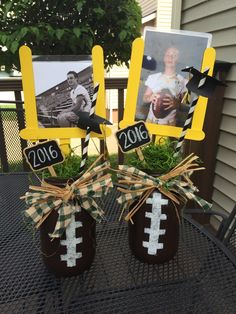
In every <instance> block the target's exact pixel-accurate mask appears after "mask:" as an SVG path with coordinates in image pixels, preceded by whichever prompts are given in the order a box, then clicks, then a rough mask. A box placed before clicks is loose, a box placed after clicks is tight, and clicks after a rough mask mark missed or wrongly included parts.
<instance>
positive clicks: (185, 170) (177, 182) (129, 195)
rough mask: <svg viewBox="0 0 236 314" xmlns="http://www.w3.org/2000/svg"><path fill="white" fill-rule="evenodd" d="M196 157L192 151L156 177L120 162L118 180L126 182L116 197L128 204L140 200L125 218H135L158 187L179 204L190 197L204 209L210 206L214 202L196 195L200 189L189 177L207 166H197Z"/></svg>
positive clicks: (120, 201)
mask: <svg viewBox="0 0 236 314" xmlns="http://www.w3.org/2000/svg"><path fill="white" fill-rule="evenodd" d="M197 158H198V157H197V156H193V154H191V155H189V156H188V157H187V158H186V159H184V160H183V161H182V162H181V163H180V164H179V165H177V166H176V167H175V168H174V169H172V170H171V171H170V172H169V173H167V174H165V175H161V176H159V177H157V178H155V177H152V176H150V175H148V174H146V173H145V172H143V171H140V170H138V169H136V168H134V167H129V166H125V165H120V166H119V172H118V177H119V179H120V180H119V183H121V184H124V187H123V188H118V190H119V191H120V192H122V194H121V196H120V197H119V198H118V199H117V201H118V203H119V204H123V205H124V206H125V205H126V204H127V203H129V204H131V203H133V202H134V201H135V200H138V203H137V205H136V206H135V208H134V209H133V210H132V211H130V212H129V213H128V215H127V216H126V217H125V220H129V219H131V218H132V216H133V215H134V214H135V213H136V212H137V210H138V209H139V208H140V207H141V205H142V204H143V203H144V202H145V201H146V199H147V198H148V196H149V195H150V194H151V193H152V192H153V191H154V190H155V189H158V190H159V191H160V192H161V193H163V194H164V195H166V196H167V197H168V198H170V199H171V200H172V201H173V202H175V203H176V204H180V201H183V202H186V201H187V200H188V199H189V200H194V201H196V202H197V203H198V204H199V205H200V206H201V207H202V208H203V210H208V209H210V208H211V206H212V204H210V203H209V202H207V201H206V200H204V199H202V198H201V197H199V196H197V195H195V193H196V192H198V189H197V188H196V187H195V186H194V184H193V182H192V181H191V180H190V175H191V174H192V173H193V172H194V171H197V170H202V169H205V168H203V167H198V163H193V162H194V161H195V160H196V159H197Z"/></svg>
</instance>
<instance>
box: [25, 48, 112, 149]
mask: <svg viewBox="0 0 236 314" xmlns="http://www.w3.org/2000/svg"><path fill="white" fill-rule="evenodd" d="M19 54H20V62H21V72H22V84H23V91H24V102H25V120H26V128H25V129H22V130H21V131H20V136H21V137H22V138H24V139H26V140H32V141H37V140H39V139H60V142H61V144H63V143H68V140H69V139H70V138H85V136H86V131H85V130H81V129H79V128H76V127H75V128H73V127H70V128H60V127H58V128H39V127H38V119H37V109H36V98H35V83H34V73H33V63H32V53H31V49H30V48H29V47H27V46H22V47H21V48H20V51H19ZM92 63H93V81H94V82H97V83H98V84H99V92H98V96H97V102H96V109H95V113H96V114H97V115H99V116H101V117H103V118H106V106H105V82H104V57H103V49H102V47H100V46H94V47H93V49H92ZM100 128H101V131H102V134H97V133H94V132H91V137H97V138H101V139H102V138H104V137H105V136H109V135H111V130H110V129H109V128H108V127H106V126H105V125H100Z"/></svg>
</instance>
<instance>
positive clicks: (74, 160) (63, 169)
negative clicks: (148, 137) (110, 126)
mask: <svg viewBox="0 0 236 314" xmlns="http://www.w3.org/2000/svg"><path fill="white" fill-rule="evenodd" d="M97 158H98V155H93V156H89V157H88V160H87V162H86V169H88V168H89V167H90V166H91V165H92V164H93V163H94V161H95V160H96V159H97ZM117 158H118V157H117V154H112V155H110V157H109V161H110V163H111V166H112V167H113V168H116V167H117ZM80 163H81V157H80V156H78V155H76V154H73V153H72V154H70V155H68V156H66V158H65V161H64V162H63V163H61V164H58V165H55V166H54V169H55V171H56V174H57V176H58V177H60V178H65V179H68V178H73V177H76V176H78V174H79V169H80ZM39 175H40V176H41V177H42V178H48V177H51V175H50V173H49V171H48V170H47V169H45V170H44V171H42V173H41V174H39Z"/></svg>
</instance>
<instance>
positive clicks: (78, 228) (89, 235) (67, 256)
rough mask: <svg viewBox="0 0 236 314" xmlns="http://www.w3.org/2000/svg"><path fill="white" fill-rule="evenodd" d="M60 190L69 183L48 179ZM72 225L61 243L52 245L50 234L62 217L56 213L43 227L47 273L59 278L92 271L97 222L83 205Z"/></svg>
mask: <svg viewBox="0 0 236 314" xmlns="http://www.w3.org/2000/svg"><path fill="white" fill-rule="evenodd" d="M47 182H48V183H50V184H53V185H56V186H59V187H62V186H64V185H65V183H66V182H67V180H65V179H59V178H50V179H47ZM77 206H78V211H77V212H76V213H75V214H74V215H73V216H72V219H71V223H70V224H69V226H68V227H67V228H66V230H65V232H64V234H63V235H62V237H61V238H59V239H54V240H53V241H51V238H50V237H49V235H48V234H49V233H52V232H53V231H54V228H55V225H56V222H57V218H58V213H57V212H56V211H53V212H52V213H51V214H50V215H49V216H48V218H47V219H46V220H45V221H44V222H43V224H42V225H41V227H40V239H41V250H42V256H43V260H44V263H45V265H46V267H47V269H48V270H49V271H50V272H52V273H54V274H55V275H56V276H62V277H70V276H75V275H78V274H80V273H82V272H83V271H85V270H87V269H89V267H90V266H91V264H92V262H93V260H94V256H95V251H96V238H95V232H96V221H95V220H94V219H93V218H92V217H91V216H90V215H89V214H88V213H87V211H85V210H84V209H83V208H81V207H80V206H79V205H77Z"/></svg>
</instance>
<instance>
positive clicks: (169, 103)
mask: <svg viewBox="0 0 236 314" xmlns="http://www.w3.org/2000/svg"><path fill="white" fill-rule="evenodd" d="M178 60H179V50H178V49H177V48H175V47H169V48H167V49H166V51H165V53H164V59H163V61H164V71H163V72H158V73H155V74H151V75H149V76H148V78H147V80H146V81H145V86H146V89H145V92H144V96H143V101H144V103H149V104H150V107H149V112H148V115H147V119H146V122H149V123H156V124H161V125H172V126H179V125H181V124H182V123H183V121H181V114H179V113H180V112H181V110H183V108H181V100H182V98H183V96H184V93H185V92H186V86H185V85H186V80H185V79H184V77H183V76H182V75H180V74H177V73H176V65H177V62H178ZM184 111H186V109H185V110H184ZM182 120H183V119H182Z"/></svg>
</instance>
